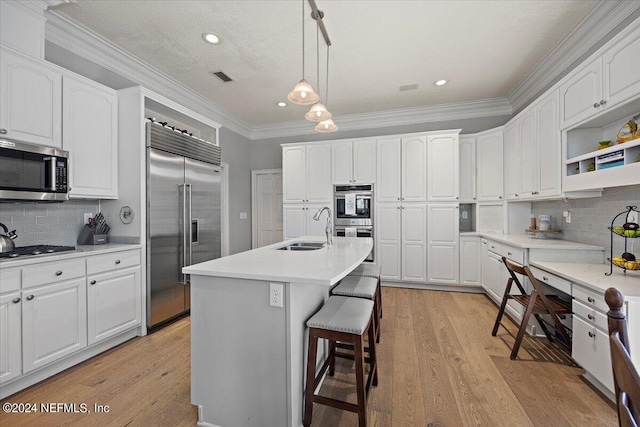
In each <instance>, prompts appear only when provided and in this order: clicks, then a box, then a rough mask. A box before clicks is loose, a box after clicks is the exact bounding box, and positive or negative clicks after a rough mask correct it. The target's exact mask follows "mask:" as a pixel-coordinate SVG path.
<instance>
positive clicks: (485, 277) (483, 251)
mask: <svg viewBox="0 0 640 427" xmlns="http://www.w3.org/2000/svg"><path fill="white" fill-rule="evenodd" d="M480 267H481V268H480V279H481V280H480V284H481V285H482V288H483V289H484V290H485V291H487V290H488V289H489V285H488V283H489V282H490V280H491V278H490V271H491V259H490V257H489V245H488V244H487V241H486V240H485V239H481V240H480Z"/></svg>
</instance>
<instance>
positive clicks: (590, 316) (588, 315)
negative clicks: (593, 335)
mask: <svg viewBox="0 0 640 427" xmlns="http://www.w3.org/2000/svg"><path fill="white" fill-rule="evenodd" d="M587 317H588V318H589V320H593V319H595V318H596V316H594V315H593V314H587Z"/></svg>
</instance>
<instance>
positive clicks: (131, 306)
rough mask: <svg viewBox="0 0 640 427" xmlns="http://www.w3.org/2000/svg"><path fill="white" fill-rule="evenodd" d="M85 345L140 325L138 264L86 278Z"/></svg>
mask: <svg viewBox="0 0 640 427" xmlns="http://www.w3.org/2000/svg"><path fill="white" fill-rule="evenodd" d="M87 283H88V289H87V296H88V298H87V328H88V335H89V345H91V344H94V343H96V342H99V341H102V340H105V339H107V338H110V337H112V336H114V335H117V334H119V333H120V332H124V331H126V330H127V329H130V328H134V327H136V326H138V325H140V322H141V307H140V267H139V266H138V267H132V268H128V269H124V270H119V271H114V272H113V273H106V274H101V275H96V276H90V277H88V278H87Z"/></svg>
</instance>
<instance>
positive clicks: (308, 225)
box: [304, 204, 333, 242]
mask: <svg viewBox="0 0 640 427" xmlns="http://www.w3.org/2000/svg"><path fill="white" fill-rule="evenodd" d="M324 206H325V205H323V204H317V205H307V206H306V210H305V232H304V234H305V235H306V236H317V237H318V239H319V240H321V241H323V242H324V241H326V239H327V234H326V232H325V230H326V229H327V217H328V212H327V211H325V212H323V213H322V215H320V219H319V220H318V221H316V220H314V219H313V216H314V215H315V214H316V212H318V210H319V209H322V208H323V207H324ZM332 214H333V212H332ZM331 221H333V218H331Z"/></svg>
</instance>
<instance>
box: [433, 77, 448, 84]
mask: <svg viewBox="0 0 640 427" xmlns="http://www.w3.org/2000/svg"><path fill="white" fill-rule="evenodd" d="M447 83H449V80H445V79H442V80H436V81H435V82H434V83H433V84H434V85H436V86H444V85H446V84H447Z"/></svg>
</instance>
